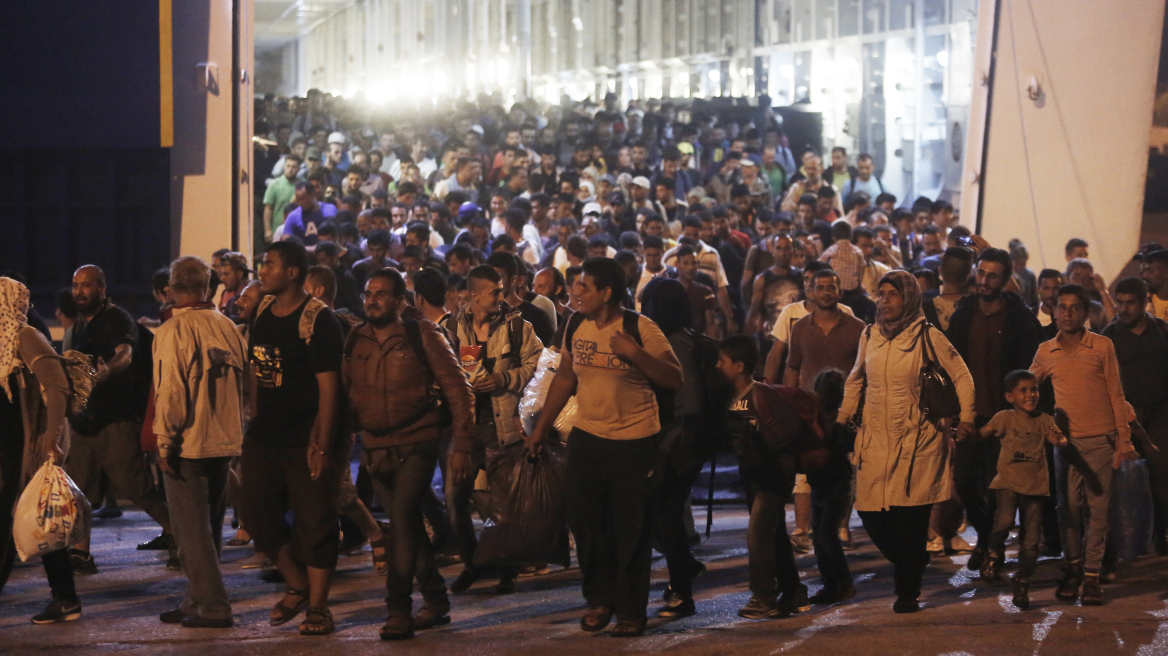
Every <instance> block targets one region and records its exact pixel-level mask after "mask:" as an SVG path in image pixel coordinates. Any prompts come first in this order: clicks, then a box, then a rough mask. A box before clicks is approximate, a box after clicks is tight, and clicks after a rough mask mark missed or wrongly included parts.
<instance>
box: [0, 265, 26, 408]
mask: <svg viewBox="0 0 1168 656" xmlns="http://www.w3.org/2000/svg"><path fill="white" fill-rule="evenodd" d="M27 325H28V288H27V287H25V286H24V285H22V284H20V283H19V282H17V281H15V280H13V279H12V278H0V388H3V389H4V393H5V394H7V395H8V398H9V399H13V400H15V399H14V398H13V396H12V390H11V389H9V386H8V378H9V377H10V376H11V375H12V372H14V371H16V369H17V368H18V367H19V366H20V330H21V329H22V328H24V327H25V326H27Z"/></svg>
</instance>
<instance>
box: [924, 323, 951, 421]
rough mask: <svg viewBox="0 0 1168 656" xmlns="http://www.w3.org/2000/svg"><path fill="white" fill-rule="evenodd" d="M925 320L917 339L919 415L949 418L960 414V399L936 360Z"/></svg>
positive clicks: (931, 417)
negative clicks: (918, 351)
mask: <svg viewBox="0 0 1168 656" xmlns="http://www.w3.org/2000/svg"><path fill="white" fill-rule="evenodd" d="M929 328H931V326H930V325H929V323H928V322H927V321H926V322H924V323H922V324H921V332H920V334H919V335H917V339H918V340H919V341H920V342H921V348H922V358H921V360H922V363H921V374H920V378H919V387H920V400H921V401H920V410H921V417H922V418H923V419H926V420H928V421H931V422H938V421H941V420H942V419H949V418H951V417H956V416H958V415H960V414H961V401H960V399H958V398H957V388H956V387H954V386H953V379H952V378H950V377H949V372H948V371H945V367H943V366H941V363H940V362H939V361H938V360H937V350H936V349H934V348H933V342H932V340H930V339H929Z"/></svg>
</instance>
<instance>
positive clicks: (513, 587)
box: [495, 575, 519, 595]
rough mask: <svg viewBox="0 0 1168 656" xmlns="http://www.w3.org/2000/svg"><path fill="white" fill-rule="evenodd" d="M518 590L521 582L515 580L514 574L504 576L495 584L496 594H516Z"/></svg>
mask: <svg viewBox="0 0 1168 656" xmlns="http://www.w3.org/2000/svg"><path fill="white" fill-rule="evenodd" d="M516 592H519V582H518V581H516V580H515V577H514V576H511V575H508V576H504V577H502V578H500V579H499V583H498V584H496V585H495V594H501V595H505V594H515V593H516Z"/></svg>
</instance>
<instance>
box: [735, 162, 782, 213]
mask: <svg viewBox="0 0 1168 656" xmlns="http://www.w3.org/2000/svg"><path fill="white" fill-rule="evenodd" d="M742 184H744V185H746V188H747V190H748V192H749V196H750V202H751V203H753V204H755V205H763V206H765V207H770V206H771V205H772V204H773V203H774V198H773V196H772V194H771V185H770V182H768V181H767V179H766V178H765V177H763V176H762V175H761V171H759V169H758V164H756V163H755V161H754V160H753V159H751V158H749V157H744V158H743V159H742ZM753 223H754V222H753V221H751V225H753Z"/></svg>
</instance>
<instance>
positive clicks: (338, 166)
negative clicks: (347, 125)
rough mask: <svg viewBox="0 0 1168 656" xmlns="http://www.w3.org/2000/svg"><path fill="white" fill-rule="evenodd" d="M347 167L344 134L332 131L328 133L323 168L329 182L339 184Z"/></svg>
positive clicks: (347, 158) (347, 157)
mask: <svg viewBox="0 0 1168 656" xmlns="http://www.w3.org/2000/svg"><path fill="white" fill-rule="evenodd" d="M348 168H349V155H348V153H346V152H345V135H343V134H341V133H340V132H334V133H332V134H330V135H329V140H328V151H327V152H325V158H324V170H325V172H326V173H327V174H328V176H329V182H331V183H332V184H335V185H337V186H340V184H341V180H343V179H344V177H345V171H346V170H348Z"/></svg>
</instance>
